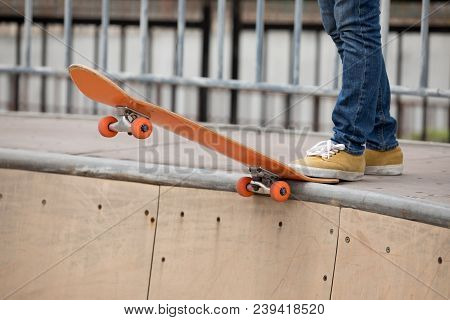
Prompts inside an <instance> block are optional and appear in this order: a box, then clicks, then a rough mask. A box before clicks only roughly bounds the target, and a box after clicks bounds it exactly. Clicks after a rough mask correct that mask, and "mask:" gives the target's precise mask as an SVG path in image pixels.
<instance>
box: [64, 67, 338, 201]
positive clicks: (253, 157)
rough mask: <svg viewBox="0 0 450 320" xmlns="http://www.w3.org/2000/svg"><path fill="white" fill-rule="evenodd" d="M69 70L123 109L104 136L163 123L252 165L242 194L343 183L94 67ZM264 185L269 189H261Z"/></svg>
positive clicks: (141, 134) (140, 134) (108, 120)
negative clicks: (308, 172)
mask: <svg viewBox="0 0 450 320" xmlns="http://www.w3.org/2000/svg"><path fill="white" fill-rule="evenodd" d="M69 73H70V77H71V78H72V81H73V82H74V83H75V85H76V86H77V87H78V89H79V90H80V91H81V92H82V93H83V94H84V95H86V96H87V97H88V98H90V99H92V100H94V101H96V102H99V103H103V104H106V105H109V106H112V107H119V108H120V109H122V111H123V115H122V118H121V119H119V120H118V119H116V118H115V117H112V116H109V117H105V118H103V119H101V120H100V122H99V131H100V133H101V134H102V135H103V136H105V137H113V136H115V135H116V134H117V132H128V133H130V134H133V135H134V136H135V137H136V138H139V139H144V138H147V137H148V136H150V134H151V130H152V123H154V124H156V125H158V126H161V127H163V128H165V129H167V130H169V131H172V132H174V133H175V134H178V135H180V136H182V137H185V138H187V139H189V140H192V141H195V142H197V143H199V144H201V145H203V146H205V147H207V148H210V149H212V150H214V151H217V152H219V153H221V154H223V155H225V156H227V157H229V158H231V159H233V160H236V161H238V162H240V163H242V164H244V165H245V166H247V167H249V169H250V173H251V174H252V178H250V177H244V178H242V179H240V180H239V181H238V183H237V186H236V188H237V191H238V193H239V194H241V195H242V196H250V195H252V194H253V193H270V195H271V196H272V198H274V199H275V200H277V201H284V200H287V198H288V197H289V194H290V188H289V185H288V184H287V183H286V182H285V181H283V180H285V179H287V180H297V181H307V182H317V183H338V182H339V180H337V179H323V178H313V177H308V176H305V175H303V174H301V173H299V172H297V171H295V170H294V169H292V168H291V167H289V166H288V165H286V164H283V163H281V162H279V161H277V160H275V159H272V158H270V157H268V156H266V155H264V154H262V153H260V152H258V151H256V150H254V149H252V148H249V147H246V146H244V145H242V144H240V143H239V142H237V141H234V140H232V139H230V138H228V137H226V136H224V135H221V134H219V133H217V132H215V131H213V130H211V129H209V128H206V127H204V126H202V125H201V124H199V123H197V122H195V121H192V120H190V119H187V118H185V117H183V116H181V115H179V114H177V113H174V112H171V111H169V110H167V109H164V108H162V107H160V106H158V105H155V104H153V103H150V102H146V101H142V100H139V99H136V98H134V97H132V96H130V95H129V94H128V93H126V92H125V91H124V90H123V89H122V88H120V87H119V86H118V85H117V84H115V83H114V82H113V81H111V80H110V79H108V78H107V77H106V76H104V75H102V74H101V73H99V72H97V71H96V70H94V69H91V68H89V67H86V66H83V65H71V66H70V67H69ZM261 188H262V189H263V191H264V190H265V191H264V192H261ZM272 189H273V190H272ZM283 190H284V191H283ZM283 193H284V194H283Z"/></svg>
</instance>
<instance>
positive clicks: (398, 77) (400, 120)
mask: <svg viewBox="0 0 450 320" xmlns="http://www.w3.org/2000/svg"><path fill="white" fill-rule="evenodd" d="M402 67H403V37H402V33H401V32H398V33H397V68H396V71H395V73H396V83H397V85H401V84H402ZM395 101H396V105H397V137H398V138H401V137H402V136H403V104H402V99H401V96H400V95H399V94H397V95H395Z"/></svg>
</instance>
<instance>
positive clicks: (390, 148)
mask: <svg viewBox="0 0 450 320" xmlns="http://www.w3.org/2000/svg"><path fill="white" fill-rule="evenodd" d="M366 147H367V149H370V150H375V151H389V150H392V149H395V148H397V147H398V142H397V141H396V142H395V143H394V144H392V145H390V146H385V147H381V148H380V147H379V146H375V145H373V144H371V143H366Z"/></svg>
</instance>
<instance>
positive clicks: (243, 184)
mask: <svg viewBox="0 0 450 320" xmlns="http://www.w3.org/2000/svg"><path fill="white" fill-rule="evenodd" d="M251 181H252V178H250V177H242V178H240V179H239V180H238V181H237V183H236V191H237V193H239V194H240V195H241V196H243V197H250V196H252V195H253V192H251V191H249V190H248V189H247V186H248V185H249V184H250V182H251Z"/></svg>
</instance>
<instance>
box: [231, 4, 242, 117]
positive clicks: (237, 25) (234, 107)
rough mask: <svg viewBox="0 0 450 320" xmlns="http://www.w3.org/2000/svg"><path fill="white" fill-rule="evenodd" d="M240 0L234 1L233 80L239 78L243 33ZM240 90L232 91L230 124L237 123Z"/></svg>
mask: <svg viewBox="0 0 450 320" xmlns="http://www.w3.org/2000/svg"><path fill="white" fill-rule="evenodd" d="M240 4H241V2H240V0H232V14H233V31H232V39H231V42H232V44H231V79H238V78H239V36H240V33H241V16H240ZM238 94H239V92H238V90H231V100H230V123H231V124H236V123H237V113H238Z"/></svg>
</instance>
